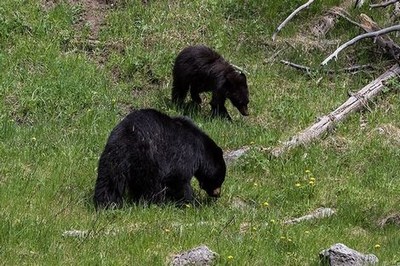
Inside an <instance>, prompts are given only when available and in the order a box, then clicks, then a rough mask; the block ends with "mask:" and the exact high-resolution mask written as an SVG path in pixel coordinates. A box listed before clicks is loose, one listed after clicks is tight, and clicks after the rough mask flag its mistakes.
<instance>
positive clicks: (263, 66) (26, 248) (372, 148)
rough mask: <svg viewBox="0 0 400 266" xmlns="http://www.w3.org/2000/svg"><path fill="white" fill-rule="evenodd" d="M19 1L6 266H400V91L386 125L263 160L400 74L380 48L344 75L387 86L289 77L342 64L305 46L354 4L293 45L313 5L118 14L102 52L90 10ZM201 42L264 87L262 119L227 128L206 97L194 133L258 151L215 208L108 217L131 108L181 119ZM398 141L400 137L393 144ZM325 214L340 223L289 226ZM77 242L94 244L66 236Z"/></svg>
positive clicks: (3, 35)
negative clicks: (97, 205)
mask: <svg viewBox="0 0 400 266" xmlns="http://www.w3.org/2000/svg"><path fill="white" fill-rule="evenodd" d="M17 2H18V3H16V1H11V0H3V1H1V3H0V99H1V101H0V119H1V120H0V123H1V126H0V140H1V141H0V158H1V162H0V217H1V219H0V261H1V264H2V265H20V264H36V265H54V264H67V265H69V264H71V265H97V264H107V265H112V264H133V265H163V264H165V263H166V261H167V259H168V257H169V256H170V255H171V254H174V253H178V252H180V251H182V250H186V249H190V248H192V247H195V246H198V245H201V244H205V245H207V246H209V247H210V248H211V249H212V250H214V251H215V252H217V253H219V254H220V257H219V259H218V261H217V264H218V265H230V264H232V265H318V263H319V261H318V253H319V251H321V250H322V249H324V248H327V247H329V246H331V245H332V244H334V243H337V242H341V243H344V244H346V245H348V246H349V247H352V248H354V249H357V250H359V251H361V252H364V253H374V254H376V255H377V256H378V258H379V259H380V262H381V264H382V265H395V264H398V263H399V262H400V255H399V252H398V247H399V246H400V235H399V234H398V227H396V226H387V227H384V228H380V227H378V225H377V222H378V221H379V220H380V219H381V218H383V217H385V216H387V215H389V214H391V213H396V212H397V213H399V212H400V209H399V206H400V197H399V195H400V180H399V173H400V164H399V158H400V149H399V147H400V142H399V138H400V136H399V133H398V131H397V133H396V129H397V130H399V128H400V110H399V106H400V97H399V92H400V90H399V88H400V86H399V84H398V83H396V82H395V83H394V84H393V85H391V87H390V90H388V91H387V92H386V93H384V94H383V95H382V96H380V97H378V99H376V100H375V101H374V102H372V103H370V104H369V109H370V111H366V112H363V113H356V114H353V115H351V116H350V117H349V119H347V120H346V121H344V122H343V123H341V124H339V125H338V126H337V127H336V129H335V130H334V131H332V132H330V133H329V134H326V135H325V136H324V137H323V138H322V139H319V140H318V141H316V142H314V143H313V144H310V145H308V146H306V147H299V148H296V149H294V150H292V151H290V152H288V153H287V154H285V155H283V156H282V157H281V158H270V156H269V154H268V153H267V152H266V151H264V149H262V148H268V147H273V146H275V145H277V144H278V143H279V141H283V140H286V139H287V138H289V137H290V136H292V135H293V134H295V133H296V132H298V131H300V130H302V129H304V128H306V127H307V126H308V125H310V124H312V123H314V122H315V120H316V117H318V116H321V115H324V114H327V113H329V112H330V111H332V110H333V109H335V108H336V107H337V106H338V105H340V104H341V103H342V102H343V101H345V100H346V99H347V92H348V91H356V90H358V89H360V88H361V87H362V86H364V85H366V84H367V83H368V82H369V81H371V80H372V79H374V78H375V77H377V76H378V75H379V74H380V73H382V72H383V71H384V69H385V66H388V65H389V64H390V63H388V62H387V58H386V57H384V56H383V55H382V54H381V52H380V51H379V49H378V48H376V47H375V46H374V44H373V43H372V42H371V41H368V40H366V41H363V42H360V43H359V44H357V45H356V46H355V47H351V48H349V49H348V50H346V51H344V52H342V53H341V54H340V55H339V59H338V62H337V63H334V62H331V63H330V65H329V67H330V68H333V69H334V68H335V67H337V68H339V67H341V66H345V65H350V64H351V62H352V63H367V62H368V63H372V64H374V65H376V66H378V69H377V70H376V71H375V72H372V73H360V74H355V75H349V74H337V75H333V76H329V77H328V76H326V75H323V74H318V75H316V76H315V77H312V78H308V77H306V76H305V75H302V74H301V73H299V72H297V71H295V70H293V69H288V68H287V67H286V66H283V65H281V64H280V63H279V60H280V59H288V60H292V61H294V62H297V63H303V64H307V65H310V66H312V67H316V66H318V64H319V63H320V62H321V61H322V59H324V58H325V57H326V56H327V55H328V54H329V52H332V51H333V50H334V48H335V46H329V47H327V48H326V49H323V50H320V49H318V48H315V47H312V46H310V47H306V46H304V45H300V44H299V43H296V41H295V39H296V36H297V37H298V34H299V32H300V31H301V32H304V31H305V27H306V26H303V25H309V24H311V22H310V19H311V20H313V19H316V18H317V17H318V16H319V14H322V13H323V11H324V10H327V8H329V7H330V6H333V5H334V4H337V3H338V2H340V1H317V2H316V3H315V4H313V6H312V7H311V8H310V9H308V10H305V11H304V12H302V13H301V14H299V15H298V16H296V18H295V19H294V20H293V22H292V23H289V24H288V25H287V28H284V29H283V30H282V32H281V33H280V34H279V36H278V37H279V38H278V39H282V38H287V39H288V40H289V42H291V46H290V45H289V46H288V45H287V44H285V42H282V41H281V42H279V41H278V42H277V43H272V42H271V35H272V32H273V31H274V29H275V27H277V25H279V23H280V22H281V21H282V20H283V19H284V18H285V17H286V16H287V15H288V14H289V13H290V10H293V9H294V8H295V7H297V6H298V5H300V4H302V3H303V2H304V1H292V0H290V1H240V0H229V1H150V4H147V5H143V4H142V3H141V1H119V2H118V3H117V4H116V6H114V7H113V8H110V9H108V10H106V11H105V13H104V14H102V15H103V16H105V20H104V24H103V25H102V27H101V29H100V32H99V38H98V40H97V42H92V41H89V36H90V25H87V24H85V23H82V25H83V26H82V27H77V23H80V16H84V5H75V6H74V5H70V4H68V1H60V3H59V4H55V5H54V6H46V4H45V2H46V1H32V0H19V1H17ZM186 2H187V3H186ZM270 2H271V3H270ZM322 2H324V3H322ZM360 12H366V13H370V14H371V13H372V12H375V15H374V19H376V20H377V21H378V22H380V23H383V22H384V21H387V19H386V17H385V16H386V12H388V11H385V10H374V11H370V10H368V8H364V9H363V10H361V11H360V10H355V11H352V14H353V15H357V14H358V13H360ZM358 32H359V31H358V30H357V29H355V28H353V26H350V25H349V24H347V23H346V22H344V21H342V22H340V23H339V24H338V25H337V26H336V27H335V29H334V30H333V31H332V32H330V33H329V34H328V36H327V38H328V39H338V40H340V41H341V42H343V41H345V40H348V39H350V38H351V37H353V36H355V35H356V34H357V33H358ZM395 39H396V38H395ZM396 40H397V39H396ZM198 43H203V44H206V45H208V46H210V47H213V48H215V49H216V50H218V52H220V53H221V54H222V55H223V56H224V57H225V58H226V59H228V60H229V61H231V62H233V63H234V64H236V65H239V66H242V67H243V68H244V69H245V70H246V71H247V72H248V73H249V74H248V80H249V87H250V114H251V115H250V116H249V117H245V118H244V117H242V116H240V114H239V113H238V111H237V110H236V109H234V108H233V107H232V106H231V104H230V103H227V106H228V109H229V112H230V114H231V115H232V117H233V123H229V122H227V121H221V120H211V119H209V113H210V106H209V104H208V103H207V102H208V101H209V99H210V95H203V96H204V99H205V101H204V102H205V103H204V104H203V106H202V110H201V112H199V113H198V114H193V115H192V119H193V120H194V121H195V122H196V124H198V125H199V126H200V127H201V128H202V129H203V130H204V131H206V132H207V133H208V134H209V135H210V136H211V137H212V138H213V139H215V141H216V142H217V143H218V144H219V145H220V146H221V147H222V148H223V149H225V150H231V149H235V148H239V147H242V146H244V145H248V146H250V147H253V149H251V151H250V152H249V153H248V154H246V155H245V156H243V157H242V158H240V159H239V160H238V162H236V163H235V164H233V165H230V166H229V168H228V173H227V178H226V182H225V183H224V186H223V196H222V197H221V198H220V199H219V200H218V201H217V202H216V203H214V204H204V205H203V206H200V207H193V206H191V207H188V208H182V209H180V208H175V207H173V206H171V205H166V206H141V205H139V206H126V207H124V208H123V209H120V210H109V211H102V212H98V213H96V212H95V210H94V207H93V204H92V201H91V197H92V193H93V188H94V182H95V179H96V174H97V169H96V168H97V163H98V158H99V155H100V153H101V152H102V149H103V148H104V145H105V142H106V139H107V137H108V135H109V133H110V131H111V129H112V128H113V127H114V126H115V125H116V124H117V123H118V121H120V119H122V118H123V117H124V116H125V115H126V114H127V113H128V112H129V110H130V109H131V108H144V107H153V108H156V109H159V110H161V111H163V112H165V113H168V114H170V115H178V114H180V113H179V111H178V110H176V109H175V108H174V107H173V106H171V104H170V102H169V98H170V91H171V84H172V80H171V69H172V64H173V60H174V58H175V56H176V55H177V53H178V52H179V51H180V50H181V49H182V48H184V47H185V46H187V45H190V44H198ZM279 51H280V52H279ZM278 52H279V53H278ZM277 53H278V55H277V57H276V58H275V59H272V60H270V61H267V62H266V60H267V59H270V58H273V56H274V55H276V54H277ZM319 77H323V78H322V80H320V81H319V80H318V79H319ZM361 118H362V119H363V120H366V121H367V123H366V125H365V126H361V122H360V119H361ZM387 127H390V128H392V129H393V128H394V129H395V130H394V131H387V130H386V131H385V130H383V133H382V130H379V128H387ZM385 132H386V133H385ZM310 178H315V184H314V185H310V184H309V181H310ZM297 183H300V187H297V186H296V184H297ZM194 186H195V187H196V190H197V192H198V193H200V194H201V197H205V195H204V192H201V191H199V189H198V188H197V184H196V182H194ZM265 202H268V206H265V205H264V203H265ZM240 203H242V204H240ZM243 203H245V204H243ZM321 206H325V207H330V208H335V209H336V210H337V214H336V215H334V216H333V217H330V218H327V219H323V220H318V221H311V222H303V223H301V224H297V225H291V226H289V225H283V224H282V222H283V221H284V220H285V219H288V218H291V217H298V216H302V215H304V214H306V213H308V212H311V211H313V210H315V209H316V208H318V207H321ZM73 229H77V230H90V233H89V236H88V237H86V238H72V237H63V236H62V234H63V232H64V231H67V230H73ZM377 244H379V245H380V248H376V247H375V245H377ZM229 256H233V258H232V259H229V258H228V257H229Z"/></svg>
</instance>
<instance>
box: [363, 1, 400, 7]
mask: <svg viewBox="0 0 400 266" xmlns="http://www.w3.org/2000/svg"><path fill="white" fill-rule="evenodd" d="M397 2H399V0H390V1H386V2H383V3H379V4H370V5H369V7H370V8H377V7H387V6H390V5H392V4H395V3H397Z"/></svg>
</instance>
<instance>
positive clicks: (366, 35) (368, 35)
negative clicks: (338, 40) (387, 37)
mask: <svg viewBox="0 0 400 266" xmlns="http://www.w3.org/2000/svg"><path fill="white" fill-rule="evenodd" d="M399 30H400V25H395V26H391V27H387V28H384V29H382V30H378V31H373V32H368V33H364V34H361V35H358V36H356V37H354V38H353V39H351V40H350V41H348V42H346V43H344V44H342V45H341V46H339V48H337V49H336V51H335V52H333V53H332V54H331V55H330V56H328V57H327V58H326V59H325V60H324V61H323V62H322V63H321V65H326V64H327V63H328V62H329V61H331V60H332V58H337V56H338V53H339V52H340V51H342V50H344V49H345V48H347V47H348V46H351V45H353V44H355V43H356V42H358V41H360V40H362V39H366V38H371V37H377V36H380V35H383V34H386V33H389V32H392V31H399Z"/></svg>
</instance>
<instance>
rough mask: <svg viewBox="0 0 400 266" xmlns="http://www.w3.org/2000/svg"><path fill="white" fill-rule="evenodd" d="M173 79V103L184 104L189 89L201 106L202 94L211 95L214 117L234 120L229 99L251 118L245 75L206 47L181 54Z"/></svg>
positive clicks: (189, 49)
mask: <svg viewBox="0 0 400 266" xmlns="http://www.w3.org/2000/svg"><path fill="white" fill-rule="evenodd" d="M173 79H174V81H173V87H172V101H173V102H174V103H176V104H178V105H182V104H183V102H184V101H185V98H186V95H187V93H188V91H189V89H190V95H191V98H192V100H193V102H195V103H197V104H200V103H201V98H200V95H199V94H200V93H201V92H205V91H212V99H211V103H210V104H211V110H212V116H220V117H225V118H228V119H231V118H230V116H229V114H228V111H227V110H226V108H225V100H226V99H227V98H228V99H229V100H230V101H231V102H232V104H233V105H234V106H235V107H236V108H237V109H238V110H239V111H240V113H241V114H242V115H245V116H247V115H249V113H248V109H247V105H248V103H249V91H248V87H247V80H246V75H245V74H244V73H242V72H240V71H238V70H236V69H235V68H234V67H233V66H232V65H231V64H229V63H228V62H227V61H225V60H224V58H222V56H220V55H219V54H218V53H216V52H215V51H213V50H211V49H210V48H208V47H206V46H204V45H198V46H189V47H187V48H185V49H183V50H182V51H181V52H180V53H179V55H178V56H177V58H176V60H175V65H174V69H173Z"/></svg>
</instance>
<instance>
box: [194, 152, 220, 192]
mask: <svg viewBox="0 0 400 266" xmlns="http://www.w3.org/2000/svg"><path fill="white" fill-rule="evenodd" d="M208 155H209V160H208V162H206V163H205V164H204V165H203V166H202V167H201V170H200V171H198V172H197V173H196V174H195V176H196V178H197V180H198V181H199V185H200V188H201V189H203V190H205V191H206V192H207V194H208V195H209V196H210V197H215V198H218V197H220V196H221V187H222V183H223V182H224V180H225V174H226V164H225V160H224V157H223V152H222V149H221V148H220V147H218V146H217V147H216V148H215V149H212V151H209V154H208Z"/></svg>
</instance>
